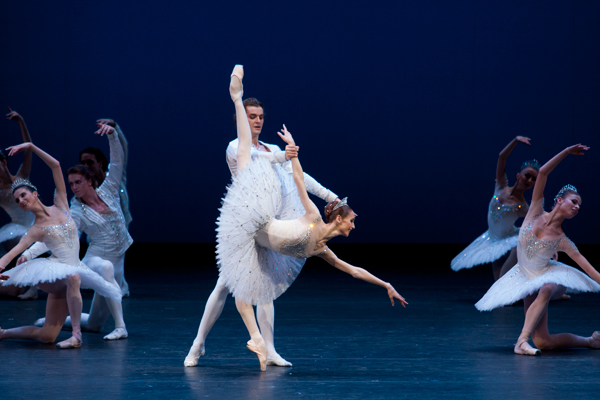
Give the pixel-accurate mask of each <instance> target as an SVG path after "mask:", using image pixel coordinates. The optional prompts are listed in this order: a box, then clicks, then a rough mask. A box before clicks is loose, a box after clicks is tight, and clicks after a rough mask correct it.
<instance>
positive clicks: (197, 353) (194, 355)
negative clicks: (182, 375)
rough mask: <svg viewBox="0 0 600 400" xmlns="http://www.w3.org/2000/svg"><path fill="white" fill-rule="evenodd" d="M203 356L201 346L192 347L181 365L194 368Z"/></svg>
mask: <svg viewBox="0 0 600 400" xmlns="http://www.w3.org/2000/svg"><path fill="white" fill-rule="evenodd" d="M203 355H204V345H202V346H192V347H191V348H190V352H189V353H188V355H187V356H186V357H185V360H183V365H184V366H185V367H195V366H196V365H198V359H199V358H200V357H201V356H203Z"/></svg>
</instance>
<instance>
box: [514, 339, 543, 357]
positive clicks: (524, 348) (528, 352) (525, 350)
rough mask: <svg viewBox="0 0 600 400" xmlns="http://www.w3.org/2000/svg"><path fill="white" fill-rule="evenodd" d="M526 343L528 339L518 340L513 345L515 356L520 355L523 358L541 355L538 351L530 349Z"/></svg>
mask: <svg viewBox="0 0 600 400" xmlns="http://www.w3.org/2000/svg"><path fill="white" fill-rule="evenodd" d="M528 341H529V338H525V337H524V338H519V340H517V344H516V345H515V354H521V355H524V356H539V355H540V354H542V352H541V350H540V349H536V348H535V347H531V345H530V344H529V343H528Z"/></svg>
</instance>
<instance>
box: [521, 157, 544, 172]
mask: <svg viewBox="0 0 600 400" xmlns="http://www.w3.org/2000/svg"><path fill="white" fill-rule="evenodd" d="M527 167H531V168H533V169H535V170H536V171H539V170H540V163H539V161H538V160H536V159H533V160H527V161H525V162H524V163H523V164H521V171H523V170H524V169H525V168H527Z"/></svg>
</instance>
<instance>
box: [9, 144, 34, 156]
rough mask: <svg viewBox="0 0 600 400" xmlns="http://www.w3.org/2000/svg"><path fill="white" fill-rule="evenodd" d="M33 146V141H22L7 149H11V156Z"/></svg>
mask: <svg viewBox="0 0 600 400" xmlns="http://www.w3.org/2000/svg"><path fill="white" fill-rule="evenodd" d="M31 146H32V143H31V142H27V143H21V144H18V145H16V146H10V147H7V148H6V150H10V151H9V152H8V155H9V156H14V155H15V154H19V153H20V152H22V151H23V150H27V149H28V148H30V147H31Z"/></svg>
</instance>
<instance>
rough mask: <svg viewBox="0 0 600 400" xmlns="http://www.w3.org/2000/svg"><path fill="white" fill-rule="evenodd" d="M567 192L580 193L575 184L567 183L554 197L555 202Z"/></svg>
mask: <svg viewBox="0 0 600 400" xmlns="http://www.w3.org/2000/svg"><path fill="white" fill-rule="evenodd" d="M566 192H575V193H577V194H579V192H578V191H577V189H576V188H575V186H573V185H565V186H563V187H562V189H560V190H559V191H558V194H557V195H556V197H555V198H554V203H556V201H557V200H558V198H559V197H563V196H564V194H565V193H566Z"/></svg>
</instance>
